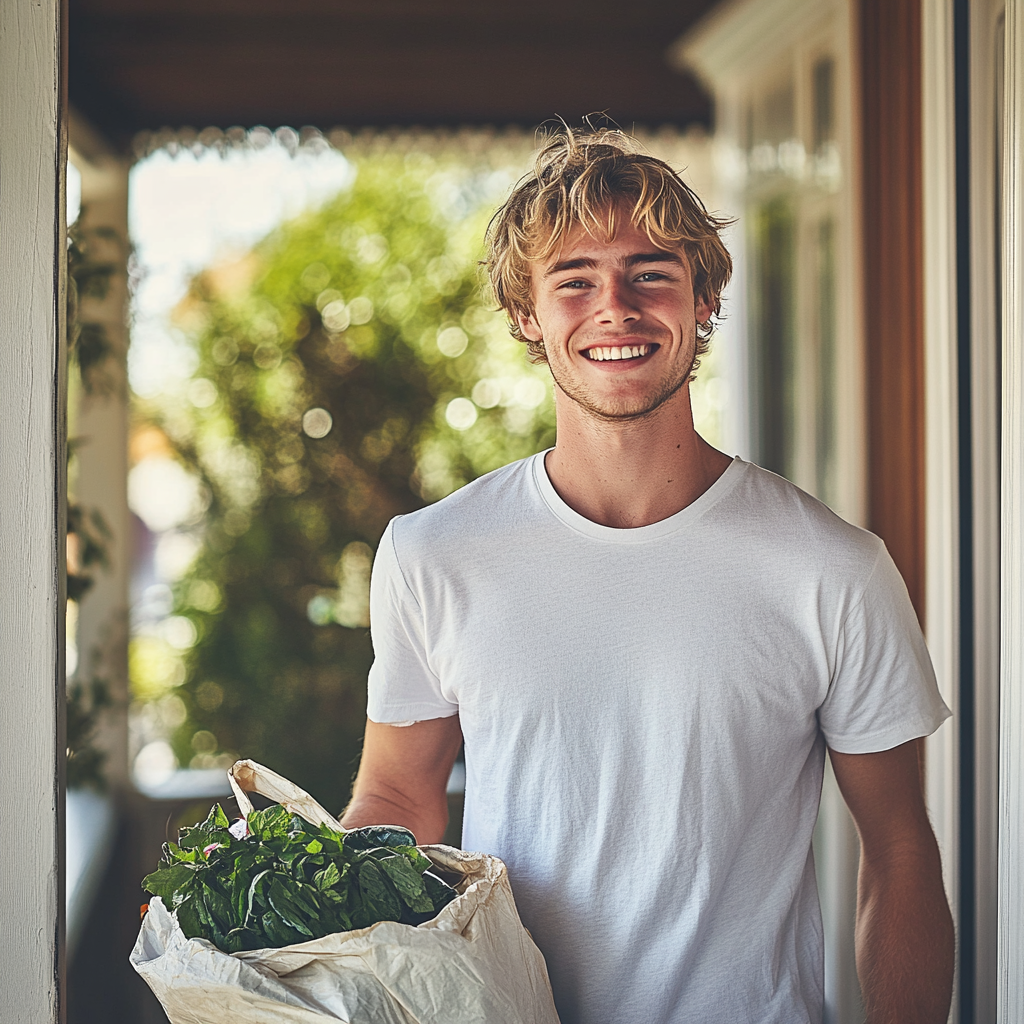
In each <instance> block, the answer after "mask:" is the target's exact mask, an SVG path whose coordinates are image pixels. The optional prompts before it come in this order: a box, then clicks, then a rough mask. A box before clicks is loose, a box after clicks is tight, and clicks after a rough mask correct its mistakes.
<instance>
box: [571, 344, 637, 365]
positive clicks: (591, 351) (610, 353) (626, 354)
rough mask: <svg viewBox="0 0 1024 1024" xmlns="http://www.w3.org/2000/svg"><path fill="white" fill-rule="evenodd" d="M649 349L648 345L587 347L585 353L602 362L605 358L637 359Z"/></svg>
mask: <svg viewBox="0 0 1024 1024" xmlns="http://www.w3.org/2000/svg"><path fill="white" fill-rule="evenodd" d="M650 351H651V346H650V345H622V346H621V347H616V346H613V347H611V348H588V349H587V353H586V354H587V356H588V357H589V358H590V359H594V360H596V361H597V362H603V361H604V360H606V359H639V358H640V357H641V356H645V355H647V354H648V353H649V352H650Z"/></svg>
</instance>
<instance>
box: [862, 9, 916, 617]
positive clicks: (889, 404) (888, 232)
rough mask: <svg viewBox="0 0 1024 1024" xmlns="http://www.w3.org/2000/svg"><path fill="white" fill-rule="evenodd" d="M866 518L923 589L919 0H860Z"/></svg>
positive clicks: (910, 584) (907, 576) (911, 585)
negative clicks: (865, 356)
mask: <svg viewBox="0 0 1024 1024" xmlns="http://www.w3.org/2000/svg"><path fill="white" fill-rule="evenodd" d="M860 35H861V39H860V44H861V87H862V88H861V94H862V95H861V102H862V107H861V112H862V117H863V124H862V133H861V138H862V153H863V210H864V293H865V299H866V310H865V318H864V322H865V325H866V351H867V372H866V380H867V405H868V525H869V527H870V528H871V529H872V530H873V531H874V532H875V533H877V534H878V535H879V536H880V537H881V538H882V539H883V540H884V541H885V543H886V545H887V546H888V548H889V551H890V553H891V554H892V557H893V560H894V561H895V562H896V565H897V566H898V567H899V569H900V572H902V573H903V578H904V580H906V583H907V589H908V590H909V591H910V598H911V600H912V601H913V602H914V607H915V609H916V610H917V614H918V617H919V618H921V619H922V621H923V619H924V592H925V528H924V524H925V519H924V510H925V425H924V416H925V409H924V323H923V302H924V286H923V266H922V241H921V240H922V184H921V180H922V179H921V6H920V0H861V4H860Z"/></svg>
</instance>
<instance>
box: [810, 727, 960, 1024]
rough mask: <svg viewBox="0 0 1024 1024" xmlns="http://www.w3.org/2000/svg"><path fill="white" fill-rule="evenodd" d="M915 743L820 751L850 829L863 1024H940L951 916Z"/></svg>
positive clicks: (947, 983)
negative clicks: (853, 830)
mask: <svg viewBox="0 0 1024 1024" xmlns="http://www.w3.org/2000/svg"><path fill="white" fill-rule="evenodd" d="M921 742H922V741H920V740H911V741H910V742H909V743H904V744H902V745H900V746H898V747H894V748H893V749H892V750H883V751H880V752H878V753H871V754H841V753H838V752H837V751H834V750H830V751H829V756H830V757H831V759H832V767H833V768H834V770H835V775H836V780H837V781H838V783H839V788H840V790H841V792H842V794H843V797H844V799H845V800H846V803H847V806H848V807H849V808H850V813H851V814H852V815H853V820H854V821H855V822H856V825H857V831H858V832H859V833H860V843H861V856H860V877H859V879H858V885H857V891H858V897H857V937H856V948H857V973H858V975H859V976H860V983H861V989H862V991H863V994H864V1004H865V1009H866V1011H867V1022H868V1024H945V1021H946V1019H947V1016H948V1014H949V1005H950V1000H951V998H952V989H953V946H954V939H953V919H952V917H951V916H950V912H949V904H948V902H947V900H946V893H945V889H944V887H943V884H942V865H941V862H940V859H939V848H938V845H937V844H936V842H935V835H934V833H933V832H932V828H931V824H930V822H929V821H928V814H927V810H926V809H925V803H924V792H923V786H922V779H921V766H920V754H919V751H920V744H921Z"/></svg>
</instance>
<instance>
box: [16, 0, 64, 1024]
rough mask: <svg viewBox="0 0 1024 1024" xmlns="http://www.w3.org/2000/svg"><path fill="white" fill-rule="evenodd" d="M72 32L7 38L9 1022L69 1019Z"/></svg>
mask: <svg viewBox="0 0 1024 1024" xmlns="http://www.w3.org/2000/svg"><path fill="white" fill-rule="evenodd" d="M60 21H61V19H60V4H59V2H58V0H35V2H33V3H5V4H4V8H3V21H2V27H0V125H2V130H0V438H2V439H3V442H2V444H0V481H3V484H2V486H0V564H2V565H3V582H2V586H0V694H2V698H0V780H2V785H0V822H2V823H3V824H2V827H0V920H2V921H3V935H4V943H3V945H4V954H3V955H4V960H3V970H2V971H0V1016H2V1017H3V1020H4V1021H5V1024H6V1022H9V1024H43V1022H50V1021H52V1022H57V1021H59V1020H61V1019H63V989H62V981H61V973H62V971H61V966H62V956H63V930H64V892H63V888H64V878H63V856H64V835H63V816H64V809H63V808H64V797H63V792H62V788H63V787H62V779H63V765H64V749H63V724H62V723H63V701H64V666H63V657H64V651H63V636H64V632H63V630H64V626H63V617H64V607H63V600H62V598H63V593H64V556H63V543H64V511H65V510H64V505H63V493H64V492H63V480H64V440H63V438H64V431H65V422H64V417H65V408H64V401H63V398H64V393H65V391H66V382H65V380H64V362H65V360H64V342H63V337H64V330H63V328H64V287H63V285H64V278H63V266H64V253H65V242H64V235H65V227H64V223H63V217H64V202H63V175H64V161H65V143H64V139H63V135H64V132H63V129H62V124H61V119H62V112H61V100H60V91H61V58H60ZM58 197H59V200H58ZM58 709H59V710H60V714H58Z"/></svg>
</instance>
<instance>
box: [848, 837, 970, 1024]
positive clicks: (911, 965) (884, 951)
mask: <svg viewBox="0 0 1024 1024" xmlns="http://www.w3.org/2000/svg"><path fill="white" fill-rule="evenodd" d="M859 890H860V895H859V906H858V910H857V973H858V974H859V975H860V982H861V989H862V991H863V994H864V1005H865V1009H866V1011H867V1024H945V1021H946V1019H947V1017H948V1014H949V1005H950V999H951V997H952V989H953V955H954V954H953V949H954V937H953V920H952V917H951V916H950V912H949V904H948V903H947V901H946V894H945V891H944V889H943V885H942V874H941V867H940V863H939V855H938V849H937V848H935V847H934V844H932V849H931V850H926V851H920V850H918V851H915V852H914V853H912V854H911V853H908V854H907V855H905V856H902V857H891V856H890V857H885V858H879V859H876V860H875V861H872V859H871V858H869V857H867V856H865V855H864V853H863V851H862V858H861V870H860V885H859Z"/></svg>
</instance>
